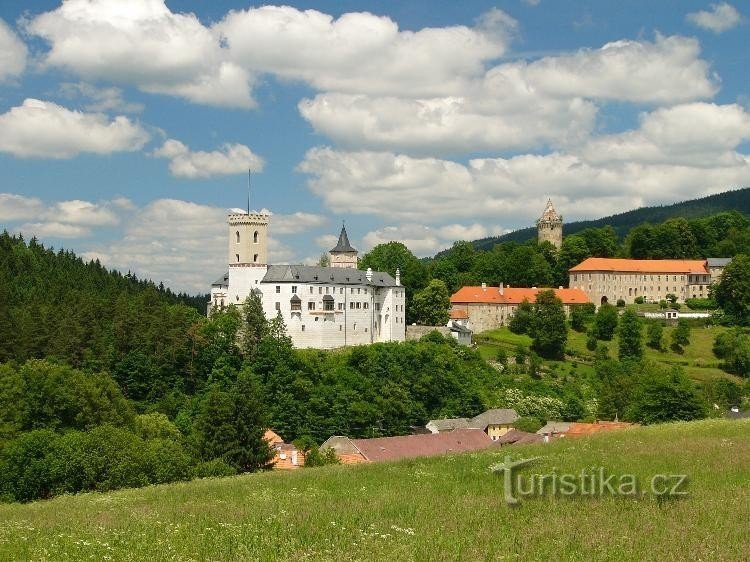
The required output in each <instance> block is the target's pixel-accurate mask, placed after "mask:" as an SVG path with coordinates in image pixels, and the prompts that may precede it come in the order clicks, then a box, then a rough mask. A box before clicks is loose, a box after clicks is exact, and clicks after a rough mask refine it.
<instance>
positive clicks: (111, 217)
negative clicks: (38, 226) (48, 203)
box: [45, 199, 120, 226]
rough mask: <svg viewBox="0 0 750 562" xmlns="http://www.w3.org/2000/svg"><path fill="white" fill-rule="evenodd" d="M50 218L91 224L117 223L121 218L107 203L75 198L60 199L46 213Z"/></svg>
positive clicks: (65, 221)
mask: <svg viewBox="0 0 750 562" xmlns="http://www.w3.org/2000/svg"><path fill="white" fill-rule="evenodd" d="M45 214H46V215H47V216H48V217H49V218H50V219H52V218H54V219H56V220H57V221H59V222H63V223H72V224H79V225H89V226H107V225H114V224H117V223H118V222H120V221H119V218H118V217H117V215H116V214H115V213H114V212H113V211H112V210H111V209H109V208H108V206H107V205H101V204H97V203H91V202H90V201H81V200H79V199H74V200H71V201H59V202H57V203H55V204H54V205H53V206H52V208H50V209H49V210H48V211H47V212H46V213H45Z"/></svg>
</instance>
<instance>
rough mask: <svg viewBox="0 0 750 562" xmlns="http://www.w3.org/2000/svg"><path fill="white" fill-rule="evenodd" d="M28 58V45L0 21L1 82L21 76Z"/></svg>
mask: <svg viewBox="0 0 750 562" xmlns="http://www.w3.org/2000/svg"><path fill="white" fill-rule="evenodd" d="M26 56H27V49H26V45H24V43H23V41H21V40H20V39H19V38H18V36H17V35H16V34H15V33H14V32H13V30H12V29H11V28H10V27H9V26H8V24H6V23H5V22H4V21H3V20H2V19H0V82H2V81H3V80H5V79H7V78H11V77H14V76H18V75H19V74H21V73H22V72H23V71H24V69H25V68H26Z"/></svg>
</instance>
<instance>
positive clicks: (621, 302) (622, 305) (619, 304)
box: [617, 299, 625, 308]
mask: <svg viewBox="0 0 750 562" xmlns="http://www.w3.org/2000/svg"><path fill="white" fill-rule="evenodd" d="M617 308H625V300H624V299H617Z"/></svg>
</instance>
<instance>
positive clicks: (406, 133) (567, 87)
mask: <svg viewBox="0 0 750 562" xmlns="http://www.w3.org/2000/svg"><path fill="white" fill-rule="evenodd" d="M699 55H700V48H699V45H698V43H697V41H695V40H694V39H689V38H684V37H677V36H675V37H662V36H657V37H656V39H655V40H654V41H653V42H649V41H618V42H614V43H608V44H606V45H604V46H603V47H601V48H600V49H593V50H592V49H584V50H580V51H577V52H576V53H573V54H570V55H564V56H556V57H545V58H542V59H540V60H537V61H533V62H530V63H527V62H511V63H505V64H501V65H497V66H495V67H493V68H491V69H489V70H488V71H487V72H486V73H485V74H484V75H483V76H482V77H481V78H478V79H475V80H473V81H466V82H465V83H464V84H463V87H462V90H461V92H460V94H457V95H453V96H444V97H429V98H414V97H408V96H404V95H401V96H387V97H384V96H373V95H368V94H347V93H340V92H326V93H322V94H318V95H317V96H315V97H314V98H313V99H304V100H302V101H301V102H300V103H299V111H300V113H301V114H302V116H303V117H304V118H305V119H307V120H308V121H309V122H310V123H311V124H312V126H313V127H314V128H315V130H316V131H318V132H320V133H323V134H325V135H326V136H328V137H330V138H331V139H333V140H334V141H336V142H337V143H339V144H342V145H344V146H347V147H357V148H359V147H364V148H369V149H378V150H398V151H404V152H408V153H410V154H434V153H435V152H439V153H456V152H474V151H477V150H509V149H515V150H520V149H528V148H535V149H538V148H539V147H540V146H551V147H565V146H569V145H571V144H576V143H578V142H581V141H582V140H584V139H585V138H587V137H588V136H589V135H590V133H591V131H592V130H593V129H594V125H595V120H596V117H597V111H598V109H597V106H596V102H597V101H599V100H618V101H627V102H636V103H659V104H661V103H677V102H681V101H691V100H696V99H701V98H706V97H710V96H712V95H713V94H714V93H715V91H716V89H717V85H716V83H715V79H713V78H712V77H711V76H710V75H709V67H708V64H707V63H706V62H705V61H703V60H701V59H700V58H699Z"/></svg>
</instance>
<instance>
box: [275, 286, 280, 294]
mask: <svg viewBox="0 0 750 562" xmlns="http://www.w3.org/2000/svg"><path fill="white" fill-rule="evenodd" d="M280 292H281V285H276V294H277V295H278V294H279V293H280Z"/></svg>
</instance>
